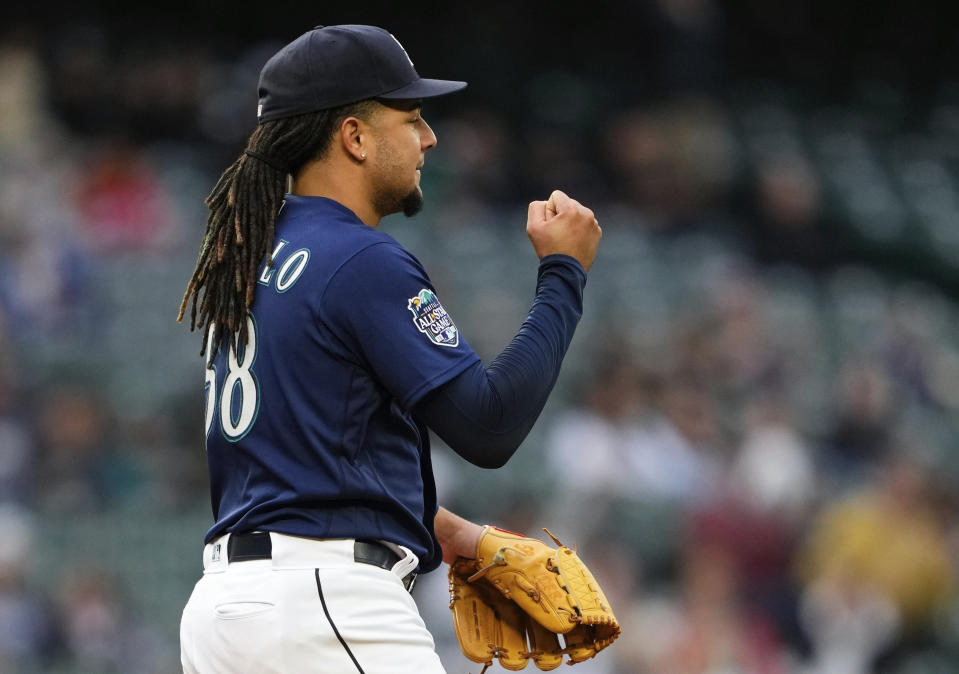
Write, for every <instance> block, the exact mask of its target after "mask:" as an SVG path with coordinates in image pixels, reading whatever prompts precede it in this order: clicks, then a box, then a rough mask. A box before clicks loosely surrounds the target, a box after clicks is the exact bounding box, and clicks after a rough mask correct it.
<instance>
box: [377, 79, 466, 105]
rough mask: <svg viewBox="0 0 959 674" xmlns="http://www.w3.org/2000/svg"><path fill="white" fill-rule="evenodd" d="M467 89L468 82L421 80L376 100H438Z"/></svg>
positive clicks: (381, 95)
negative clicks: (439, 97)
mask: <svg viewBox="0 0 959 674" xmlns="http://www.w3.org/2000/svg"><path fill="white" fill-rule="evenodd" d="M465 88H466V82H456V81H454V80H431V79H426V78H420V79H418V80H416V81H415V82H410V83H409V84H407V85H404V86H402V87H400V88H399V89H394V90H393V91H388V92H387V93H385V94H380V95H379V96H376V98H385V99H387V100H399V99H416V98H436V97H437V96H445V95H446V94H451V93H453V92H454V91H459V90H460V89H465Z"/></svg>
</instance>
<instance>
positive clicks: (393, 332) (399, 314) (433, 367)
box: [319, 242, 479, 409]
mask: <svg viewBox="0 0 959 674" xmlns="http://www.w3.org/2000/svg"><path fill="white" fill-rule="evenodd" d="M319 307H320V316H319V318H320V320H321V321H322V322H324V323H325V324H326V325H327V326H328V327H329V329H330V330H331V332H332V333H333V334H334V335H336V336H337V337H338V338H339V339H340V340H341V341H342V342H343V343H344V344H345V346H346V347H347V348H348V349H350V350H351V351H352V352H353V353H355V354H356V355H357V356H358V357H359V358H361V359H362V360H363V361H364V362H365V363H366V364H367V365H368V366H369V367H370V369H371V371H372V374H373V375H374V376H375V377H376V378H377V379H378V380H379V381H380V382H381V383H382V384H383V386H385V387H386V389H387V390H389V391H390V393H391V394H392V395H393V396H394V397H395V398H396V399H397V400H399V401H400V403H401V404H402V405H403V407H405V408H406V409H410V408H412V406H413V405H415V404H416V403H417V402H418V401H419V400H420V399H421V398H422V397H423V396H424V395H426V394H427V393H429V392H430V391H432V390H433V389H435V388H436V387H438V386H441V385H442V384H444V383H446V382H447V381H449V380H450V379H452V378H453V377H455V376H456V375H458V374H459V373H460V372H462V371H463V370H465V369H466V368H468V367H469V366H470V365H472V364H473V363H475V362H477V361H479V356H477V355H476V353H475V352H474V351H473V349H472V348H471V347H470V346H469V344H467V343H466V340H465V339H464V338H463V336H462V335H461V334H460V333H459V330H458V328H457V327H456V324H455V323H454V322H453V318H452V317H451V316H450V315H449V313H447V311H446V309H445V308H444V307H443V304H442V303H441V302H440V300H439V297H437V294H436V290H435V289H434V288H433V284H432V283H431V282H430V279H429V277H428V276H427V274H426V270H425V269H423V267H422V265H421V264H420V263H419V261H417V260H416V258H414V257H413V256H412V255H411V254H410V253H408V252H407V251H406V250H404V249H403V248H402V247H401V246H399V245H398V244H395V243H388V242H382V243H377V244H374V245H372V246H369V247H367V248H364V249H363V250H362V251H360V252H359V253H357V254H356V255H354V256H353V257H351V258H350V259H349V260H347V261H346V262H345V263H344V264H343V265H342V266H341V267H340V268H339V269H338V270H337V272H336V273H335V274H334V276H333V278H332V279H331V280H330V282H329V284H328V285H327V288H326V292H325V293H324V295H323V297H322V298H321V300H320V304H319Z"/></svg>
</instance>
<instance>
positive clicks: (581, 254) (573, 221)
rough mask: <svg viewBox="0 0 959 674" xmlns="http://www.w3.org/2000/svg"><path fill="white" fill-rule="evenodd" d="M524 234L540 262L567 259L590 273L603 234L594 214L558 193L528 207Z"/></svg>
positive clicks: (563, 194)
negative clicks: (564, 257) (567, 257)
mask: <svg viewBox="0 0 959 674" xmlns="http://www.w3.org/2000/svg"><path fill="white" fill-rule="evenodd" d="M526 234H527V236H529V240H530V241H531V242H532V243H533V250H535V251H536V255H537V256H538V257H539V259H541V260H542V259H543V258H544V257H546V256H547V255H569V256H570V257H573V258H576V259H577V260H578V261H579V263H580V264H582V265H583V268H584V269H586V270H587V271H589V268H590V267H591V266H592V264H593V259H594V258H595V257H596V248H597V247H598V246H599V240H600V238H601V237H602V236H603V230H602V228H600V226H599V222H597V220H596V216H595V215H593V211H591V210H590V209H588V208H586V207H585V206H583V205H582V204H581V203H579V202H578V201H576V200H575V199H571V198H570V197H569V196H567V195H566V194H565V193H563V192H561V191H559V190H553V193H552V194H550V195H549V199H547V200H546V201H533V202H531V203H530V205H529V216H528V217H527V220H526Z"/></svg>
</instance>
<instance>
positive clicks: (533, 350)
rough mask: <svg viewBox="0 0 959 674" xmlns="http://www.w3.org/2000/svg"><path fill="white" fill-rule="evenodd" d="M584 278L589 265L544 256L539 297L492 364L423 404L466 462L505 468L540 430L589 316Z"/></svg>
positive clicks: (464, 376) (423, 413)
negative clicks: (571, 348) (545, 408)
mask: <svg viewBox="0 0 959 674" xmlns="http://www.w3.org/2000/svg"><path fill="white" fill-rule="evenodd" d="M585 282H586V276H585V273H584V272H583V270H582V267H581V266H580V265H579V264H578V263H575V262H573V261H571V260H569V258H566V257H565V256H563V257H554V258H552V259H546V260H544V261H543V263H541V266H540V272H539V279H538V284H537V293H536V299H535V300H534V302H533V306H532V308H531V309H530V312H529V315H528V316H527V318H526V320H525V321H524V322H523V326H522V327H521V328H520V330H519V332H518V333H517V335H516V337H514V338H513V340H512V341H511V342H510V344H509V345H508V346H507V347H506V348H505V349H504V350H503V352H502V353H501V354H500V355H499V356H498V357H497V358H496V359H495V360H494V361H493V363H491V364H490V366H489V367H487V368H484V367H483V366H482V365H481V364H479V363H477V364H476V365H475V366H473V367H472V368H470V369H468V370H466V371H464V372H462V373H461V374H460V375H459V376H457V377H456V378H454V379H453V380H451V381H450V382H447V383H446V384H445V385H443V386H441V387H439V388H438V389H437V390H435V391H433V392H432V393H430V394H429V395H428V396H426V398H424V399H423V401H421V402H420V404H419V405H418V406H417V409H416V411H417V414H419V415H420V416H421V417H422V418H423V420H424V421H426V423H427V425H429V426H430V427H431V428H432V429H433V430H434V431H435V432H436V433H437V435H439V436H440V437H441V438H442V439H443V440H444V441H445V442H446V443H447V444H448V445H449V446H450V447H451V448H453V450H454V451H456V452H457V453H458V454H460V455H461V456H462V457H463V458H465V459H466V460H467V461H470V462H471V463H473V464H475V465H478V466H481V467H484V468H497V467H499V466H502V465H503V464H504V463H506V461H507V460H508V459H509V458H510V457H511V456H512V455H513V453H514V452H515V451H516V448H517V447H519V445H520V443H522V441H523V439H525V437H526V435H527V434H528V433H529V431H530V429H531V428H532V427H533V424H534V423H535V421H536V418H537V417H538V416H539V414H540V412H541V411H542V409H543V406H544V405H545V404H546V399H547V398H548V397H549V393H550V391H551V390H552V388H553V385H554V384H555V383H556V378H557V376H558V375H559V370H560V366H561V364H562V362H563V357H564V356H565V355H566V350H567V349H568V348H569V343H570V341H571V340H572V338H573V332H574V330H575V328H576V324H577V323H578V321H579V318H580V316H581V315H582V301H583V286H584V285H585Z"/></svg>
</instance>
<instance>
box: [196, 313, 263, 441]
mask: <svg viewBox="0 0 959 674" xmlns="http://www.w3.org/2000/svg"><path fill="white" fill-rule="evenodd" d="M246 329H247V342H246V346H245V347H241V351H242V360H241V359H240V358H239V357H238V356H237V353H236V350H234V348H233V347H232V346H230V351H229V355H228V357H227V365H228V370H227V373H226V377H225V379H224V381H223V388H222V389H221V391H220V395H219V401H220V404H219V405H217V390H216V366H215V365H213V364H211V365H210V367H208V368H207V370H206V385H205V393H206V434H207V435H209V434H210V431H211V430H212V428H213V418H214V417H215V416H218V417H219V419H220V428H221V429H222V431H223V437H225V438H226V439H227V440H229V441H231V442H236V441H237V440H239V439H241V438H242V437H243V436H244V435H246V434H247V433H249V432H250V429H251V428H252V427H253V422H255V421H256V414H257V411H259V409H260V395H259V393H260V392H259V388H258V386H257V383H256V377H254V376H253V373H252V372H251V371H250V368H251V367H252V366H253V361H254V360H256V323H255V322H254V321H253V316H247V318H246ZM213 330H214V326H212V325H211V326H210V332H209V333H208V334H207V343H206V344H207V346H206V348H207V353H209V349H210V347H211V345H212V342H213ZM218 409H219V414H217V410H218Z"/></svg>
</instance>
